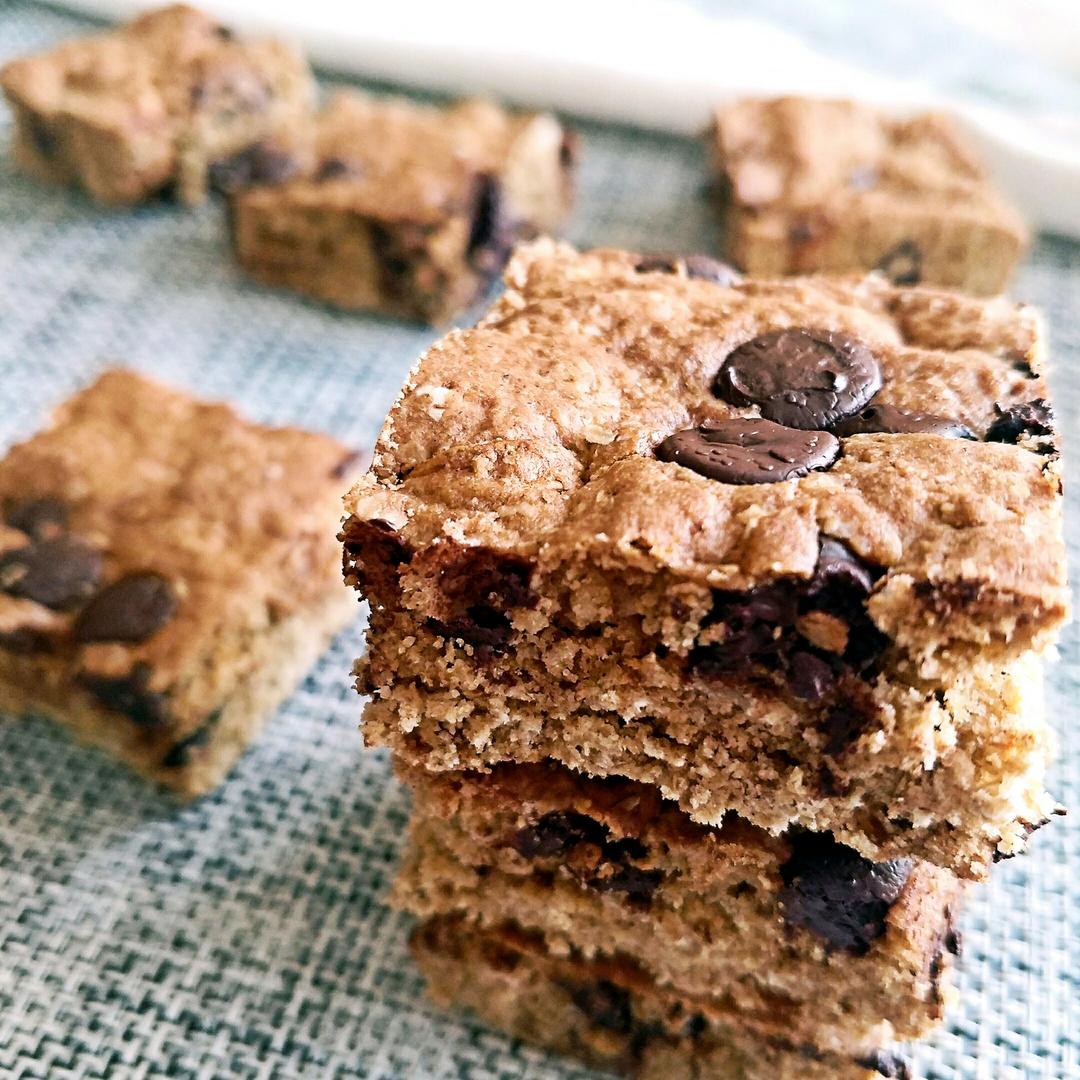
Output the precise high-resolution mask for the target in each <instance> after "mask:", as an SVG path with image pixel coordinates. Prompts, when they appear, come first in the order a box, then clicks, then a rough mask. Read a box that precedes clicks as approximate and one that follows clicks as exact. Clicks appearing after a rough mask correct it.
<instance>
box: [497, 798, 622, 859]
mask: <svg viewBox="0 0 1080 1080" xmlns="http://www.w3.org/2000/svg"><path fill="white" fill-rule="evenodd" d="M607 835H608V828H607V826H606V825H603V824H601V823H600V822H599V821H596V820H594V819H593V818H591V817H589V816H588V815H587V814H579V813H577V812H576V811H573V810H552V811H551V812H550V813H547V814H545V815H544V816H543V817H542V818H540V820H539V821H537V822H536V823H535V824H534V825H526V826H525V827H524V828H522V829H519V830H518V832H517V833H516V834H515V835H514V839H513V840H512V841H511V847H513V849H514V850H515V851H516V852H517V853H518V854H519V855H523V856H524V857H525V858H526V859H537V858H547V857H550V856H552V855H565V854H566V852H568V851H570V850H571V849H573V848H574V847H576V846H577V845H578V844H583V843H585V844H597V845H602V844H603V843H604V840H605V839H606V837H607Z"/></svg>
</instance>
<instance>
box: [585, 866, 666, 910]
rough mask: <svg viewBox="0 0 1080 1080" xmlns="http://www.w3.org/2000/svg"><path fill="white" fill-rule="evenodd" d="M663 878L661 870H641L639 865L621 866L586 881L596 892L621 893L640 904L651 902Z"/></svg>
mask: <svg viewBox="0 0 1080 1080" xmlns="http://www.w3.org/2000/svg"><path fill="white" fill-rule="evenodd" d="M663 880H664V872H663V870H643V869H642V868H641V867H640V866H621V867H618V868H616V869H615V870H613V871H611V873H607V874H598V875H597V876H595V877H591V878H589V879H588V881H586V883H585V884H586V885H588V886H589V887H590V888H592V889H596V891H597V892H617V893H623V894H624V895H625V896H626V898H627V899H628V900H631V901H633V902H635V903H638V904H642V905H645V906H647V905H649V904H651V903H652V900H653V896H654V895H655V894H656V890H657V889H658V888H660V885H661V884H662V882H663Z"/></svg>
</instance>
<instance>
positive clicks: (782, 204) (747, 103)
mask: <svg viewBox="0 0 1080 1080" xmlns="http://www.w3.org/2000/svg"><path fill="white" fill-rule="evenodd" d="M708 142H709V149H710V151H711V154H712V157H713V167H714V173H715V176H716V178H717V182H718V183H717V191H718V195H719V198H720V204H721V211H722V215H723V223H724V232H725V250H726V252H727V254H728V256H729V257H730V258H731V259H732V260H733V261H734V262H735V263H736V264H737V265H738V266H739V267H741V268H742V269H744V270H745V271H746V272H747V273H750V274H754V275H758V276H766V277H771V276H778V275H781V274H805V273H812V272H817V271H825V272H837V271H853V270H871V269H878V270H880V271H882V272H884V273H885V274H886V275H887V276H889V277H890V278H891V279H892V280H893V281H894V282H896V283H897V284H904V285H915V284H919V283H920V282H921V283H924V284H928V285H938V286H944V287H947V288H955V289H963V290H966V291H968V292H971V293H975V294H992V293H998V292H1001V290H1002V289H1003V288H1004V287H1005V285H1006V283H1007V282H1008V280H1009V277H1010V276H1011V274H1012V271H1013V268H1014V267H1015V266H1016V263H1017V261H1018V260H1019V258H1020V256H1021V254H1022V253H1023V250H1024V248H1025V247H1026V245H1027V239H1028V237H1027V229H1026V227H1025V225H1024V223H1023V220H1022V219H1021V218H1020V215H1019V214H1018V213H1017V211H1016V210H1015V209H1014V208H1013V207H1012V206H1010V205H1009V204H1008V203H1007V202H1006V201H1005V200H1004V199H1003V198H1002V197H1001V196H1000V195H999V194H998V193H997V192H996V191H995V190H994V188H993V187H992V185H991V184H990V182H989V181H988V180H987V178H986V175H985V173H984V171H983V169H982V167H981V165H980V164H979V162H978V160H977V159H976V158H975V156H974V155H973V153H972V150H971V148H970V147H968V146H967V145H966V144H965V141H964V139H963V138H962V137H961V135H960V133H959V132H958V131H957V130H956V129H955V127H954V125H953V124H952V122H951V121H949V120H948V119H947V118H946V117H944V116H940V115H936V114H921V115H918V116H912V117H906V118H896V117H891V116H888V115H886V114H884V113H882V112H880V111H878V110H877V109H874V108H872V107H870V106H867V105H861V104H856V103H854V102H850V101H829V100H817V99H812V98H794V97H784V98H776V99H766V100H760V99H747V100H742V101H737V102H734V103H732V104H730V105H726V106H724V107H722V108H720V109H718V110H717V112H716V115H715V119H714V123H713V125H712V127H711V129H710V132H709V136H708Z"/></svg>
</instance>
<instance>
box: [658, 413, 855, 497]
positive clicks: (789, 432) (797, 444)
mask: <svg viewBox="0 0 1080 1080" xmlns="http://www.w3.org/2000/svg"><path fill="white" fill-rule="evenodd" d="M839 453H840V443H839V441H838V440H837V439H836V438H835V437H834V436H832V435H830V434H829V433H828V432H827V431H796V430H795V429H794V428H787V427H781V426H780V425H779V424H774V423H772V422H771V421H769V420H739V419H736V420H706V421H705V423H703V424H700V425H698V427H695V428H687V429H685V430H684V431H676V432H675V433H674V434H673V435H669V436H668V437H667V438H666V439H665V440H664V441H663V442H662V443H661V444H660V445H659V446H658V447H657V448H656V456H657V457H658V458H659V459H660V460H661V461H674V462H676V463H677V464H679V465H682V466H683V467H684V468H687V469H691V470H692V471H694V472H696V473H699V474H700V475H701V476H707V477H708V478H709V479H710V480H719V481H720V482H721V483H724V484H775V483H779V482H780V481H781V480H791V479H793V478H795V477H799V476H806V474H807V473H809V472H812V471H814V470H815V469H826V468H828V467H829V466H830V465H831V464H832V463H833V462H834V461H835V460H836V458H837V456H838V455H839Z"/></svg>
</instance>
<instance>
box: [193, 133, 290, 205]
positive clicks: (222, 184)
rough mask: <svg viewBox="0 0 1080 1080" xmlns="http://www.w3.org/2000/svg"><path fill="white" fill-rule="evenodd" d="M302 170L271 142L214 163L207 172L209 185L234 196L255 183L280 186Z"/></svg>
mask: <svg viewBox="0 0 1080 1080" xmlns="http://www.w3.org/2000/svg"><path fill="white" fill-rule="evenodd" d="M299 167H300V166H299V162H297V160H296V158H294V157H293V156H292V155H291V154H288V153H286V152H285V151H283V150H280V149H278V148H277V147H274V146H270V145H268V144H267V143H256V144H255V145H254V146H249V147H247V148H246V149H245V150H241V151H239V152H238V153H235V154H233V155H232V156H231V157H227V158H223V159H222V160H221V161H215V162H212V163H211V165H210V167H209V168H208V169H207V182H208V183H209V185H210V187H211V188H212V189H213V190H214V191H218V192H220V193H221V194H222V195H230V194H232V193H233V192H234V191H239V190H240V189H241V188H246V187H251V186H252V185H253V184H280V183H282V182H283V181H284V180H288V178H289V177H290V176H293V175H294V174H295V173H296V171H297V169H298V168H299Z"/></svg>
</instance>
